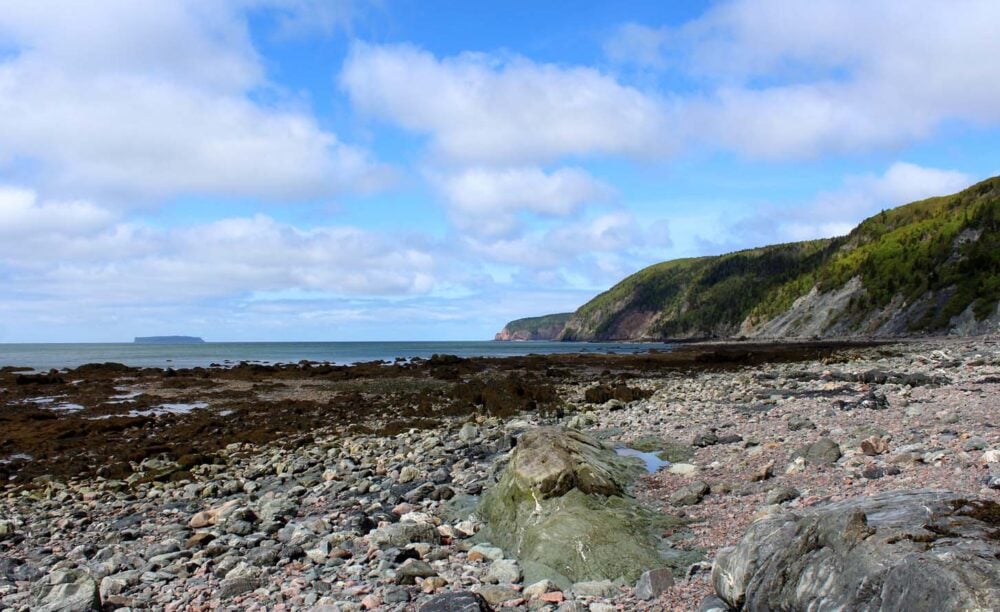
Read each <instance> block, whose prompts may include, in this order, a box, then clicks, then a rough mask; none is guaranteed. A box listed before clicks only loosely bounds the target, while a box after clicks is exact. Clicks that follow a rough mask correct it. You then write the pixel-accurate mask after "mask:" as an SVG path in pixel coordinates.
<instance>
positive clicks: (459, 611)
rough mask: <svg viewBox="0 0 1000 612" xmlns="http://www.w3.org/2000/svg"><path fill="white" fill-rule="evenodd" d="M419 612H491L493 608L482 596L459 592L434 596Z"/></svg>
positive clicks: (469, 592)
mask: <svg viewBox="0 0 1000 612" xmlns="http://www.w3.org/2000/svg"><path fill="white" fill-rule="evenodd" d="M419 612H493V608H492V607H490V604H489V603H488V602H487V601H486V600H485V599H483V596H482V595H480V594H478V593H473V592H471V591H459V592H457V593H443V594H441V595H435V596H434V597H432V598H431V599H430V600H428V601H427V603H425V604H424V605H422V606H420V609H419Z"/></svg>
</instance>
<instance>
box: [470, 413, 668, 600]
mask: <svg viewBox="0 0 1000 612" xmlns="http://www.w3.org/2000/svg"><path fill="white" fill-rule="evenodd" d="M641 470H642V468H641V467H640V466H638V465H636V463H635V462H632V461H628V460H625V459H622V458H620V457H618V455H617V454H615V452H614V451H613V450H611V449H610V448H608V447H606V446H604V445H603V444H601V442H599V441H597V440H595V439H594V438H591V437H590V436H587V435H585V434H583V433H581V432H578V431H576V430H568V429H564V428H561V427H540V428H537V429H533V430H530V431H528V432H526V433H525V434H524V435H522V436H521V438H520V440H519V442H518V444H517V446H516V447H515V449H514V452H513V454H512V455H511V459H510V462H509V463H508V464H507V467H506V468H504V471H503V473H502V475H501V477H500V480H499V482H498V483H497V484H496V485H495V486H494V487H492V488H491V489H490V490H489V491H487V493H486V494H485V495H484V496H483V498H482V501H481V502H480V504H479V506H478V508H477V511H476V514H477V515H479V516H481V517H482V518H483V519H484V520H485V523H486V529H487V530H488V532H489V533H488V534H486V535H487V537H488V539H489V540H491V541H494V542H509V543H510V550H509V551H508V552H509V553H511V555H512V556H514V557H516V558H517V559H518V561H520V565H521V567H522V569H523V572H524V576H525V579H526V581H527V582H529V583H530V582H535V581H537V580H541V579H544V578H548V579H550V580H553V581H554V582H556V583H558V584H560V585H561V586H563V587H565V586H568V584H569V583H571V582H573V581H581V580H594V579H602V578H604V579H617V578H619V577H625V578H626V579H628V580H635V579H637V578H638V577H639V575H640V574H641V573H642V572H643V571H644V570H645V569H648V568H649V567H659V566H661V565H663V562H662V560H661V558H660V555H659V553H658V551H657V539H656V535H655V533H654V530H653V528H652V521H653V518H654V517H653V515H652V513H651V511H648V510H645V509H643V508H641V507H640V506H638V504H636V503H635V502H634V501H633V500H631V499H629V498H627V496H626V494H625V487H626V486H627V484H628V483H629V482H630V481H631V480H632V479H633V478H634V477H635V476H636V475H638V474H639V473H640V472H641ZM557 568H558V569H557Z"/></svg>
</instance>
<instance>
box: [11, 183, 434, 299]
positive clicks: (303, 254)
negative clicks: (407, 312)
mask: <svg viewBox="0 0 1000 612" xmlns="http://www.w3.org/2000/svg"><path fill="white" fill-rule="evenodd" d="M0 232H2V235H3V237H4V238H5V239H4V240H0V270H2V271H3V272H5V273H6V275H7V276H8V277H10V278H12V279H15V280H16V283H15V284H16V285H17V286H18V287H19V289H20V290H25V291H31V292H33V293H38V294H45V295H50V296H59V297H61V298H68V299H91V300H96V301H99V302H103V303H113V302H126V303H133V304H135V303H174V304H179V303H186V302H191V301H193V300H200V299H206V298H218V297H231V296H233V295H247V294H249V293H252V292H255V291H284V290H291V289H298V290H303V291H318V292H327V293H331V294H335V295H348V296H350V295H356V296H364V295H418V294H425V293H428V292H430V291H432V290H433V289H434V288H435V285H436V279H435V276H436V273H437V270H438V267H439V265H440V264H439V262H438V261H437V258H436V253H435V252H434V251H433V249H431V248H429V247H427V246H426V245H424V244H421V243H420V241H419V240H417V239H408V237H406V236H393V235H387V234H379V233H374V232H370V231H366V230H362V229H358V228H355V227H350V226H325V227H317V228H311V229H301V228H297V227H295V226H292V225H288V224H283V223H279V222H277V221H275V220H274V219H272V218H270V217H267V216H265V215H260V214H258V215H255V216H252V217H237V218H227V219H222V220H218V221H214V222H211V223H206V224H199V225H188V226H181V227H177V228H171V229H163V228H155V227H151V226H145V225H139V224H135V223H128V222H124V221H120V220H117V219H116V218H115V216H114V215H113V214H112V213H109V212H108V211H106V210H103V209H101V208H99V207H97V206H95V205H93V204H90V203H86V202H48V201H44V200H40V199H39V198H38V197H37V195H36V194H35V193H34V192H32V191H30V190H24V189H14V188H9V187H4V188H0ZM15 234H16V239H14V235H15Z"/></svg>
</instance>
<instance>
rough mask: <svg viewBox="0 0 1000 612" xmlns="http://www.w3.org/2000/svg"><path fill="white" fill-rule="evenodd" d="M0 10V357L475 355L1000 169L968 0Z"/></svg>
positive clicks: (996, 118)
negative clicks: (293, 344) (61, 345)
mask: <svg viewBox="0 0 1000 612" xmlns="http://www.w3.org/2000/svg"><path fill="white" fill-rule="evenodd" d="M79 6H80V5H79V4H77V3H73V2H65V3H60V2H49V3H40V2H35V1H33V0H23V1H22V0H0V283H2V284H0V342H52V341H128V340H130V339H131V338H132V337H133V336H136V335H154V334H175V333H180V334H193V335H200V336H203V337H205V338H206V339H209V340H218V341H222V340H394V339H400V340H402V339H414V340H421V339H481V338H488V337H491V336H492V334H493V333H494V332H495V331H497V330H498V329H499V328H500V327H501V326H502V325H503V323H504V322H505V321H507V320H509V319H513V318H517V317H522V316H530V315H535V314H544V313H548V312H558V311H568V310H572V309H574V308H576V307H577V306H579V305H580V304H581V303H583V302H585V301H586V300H587V299H589V298H590V297H592V296H593V295H594V294H596V293H597V292H599V291H601V290H603V289H606V288H607V287H609V286H610V285H612V284H614V282H616V281H617V280H620V279H621V278H622V277H624V276H625V275H627V274H629V273H631V272H634V271H636V270H638V269H640V268H642V267H643V266H646V265H648V264H651V263H655V262H657V261H662V260H665V259H671V258H677V257H689V256H695V255H704V254H715V253H722V252H726V251H730V250H735V249H739V248H745V247H750V246H757V245H761V244H768V243H775V242H787V241H793V240H803V239H809V238H816V237H822V236H831V235H836V234H840V233H844V232H846V231H847V230H848V229H849V228H850V227H851V226H853V225H854V224H856V223H857V222H858V221H860V220H861V219H863V218H864V217H866V216H868V215H870V214H873V213H875V212H878V211H879V210H881V209H883V208H888V207H891V206H895V205H899V204H903V203H906V202H909V201H912V200H915V199H919V198H923V197H927V196H931V195H938V194H943V193H951V192H954V191H957V190H960V189H962V188H963V187H965V186H967V185H969V184H971V183H973V182H975V181H978V180H981V179H983V178H986V177H989V176H993V175H996V174H998V173H1000V153H998V147H997V144H998V142H1000V63H998V62H995V61H992V58H996V57H1000V37H997V36H996V35H995V33H996V31H997V29H998V27H1000V5H998V4H997V3H995V2H992V1H983V2H975V1H957V2H951V3H940V2H921V1H907V2H895V1H884V2H854V1H849V0H845V1H837V2H833V1H829V0H816V1H814V2H808V3H803V2H797V1H791V0H733V1H729V2H673V3H670V2H630V3H607V2H594V3H584V2H572V3H559V2H545V3H540V2H507V3H472V2H469V3H453V2H449V3H445V2H426V1H421V2H416V1H392V0H381V1H376V2H361V1H327V2H321V1H314V0H218V1H216V2H201V1H195V0H189V1H185V0H177V1H172V2H171V1H166V0H164V1H155V2H154V1H149V2H136V1H134V0H106V1H105V0H101V1H98V2H94V3H89V4H88V8H87V11H86V12H82V11H80V8H79Z"/></svg>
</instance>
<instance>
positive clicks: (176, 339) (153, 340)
mask: <svg viewBox="0 0 1000 612" xmlns="http://www.w3.org/2000/svg"><path fill="white" fill-rule="evenodd" d="M135 344H205V341H204V340H202V339H201V338H199V337H197V336H136V338H135Z"/></svg>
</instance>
